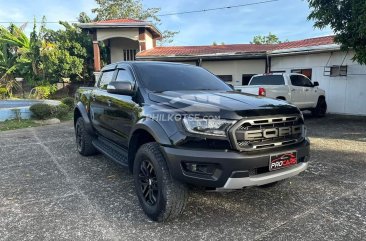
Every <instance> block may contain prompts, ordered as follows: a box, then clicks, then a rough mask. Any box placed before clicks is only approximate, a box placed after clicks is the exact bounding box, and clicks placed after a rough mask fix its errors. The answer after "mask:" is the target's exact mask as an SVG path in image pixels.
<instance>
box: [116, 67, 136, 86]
mask: <svg viewBox="0 0 366 241" xmlns="http://www.w3.org/2000/svg"><path fill="white" fill-rule="evenodd" d="M116 81H121V82H122V81H124V82H131V84H134V83H135V81H134V78H133V76H132V74H131V72H130V71H129V70H126V69H119V70H118V74H117V78H116Z"/></svg>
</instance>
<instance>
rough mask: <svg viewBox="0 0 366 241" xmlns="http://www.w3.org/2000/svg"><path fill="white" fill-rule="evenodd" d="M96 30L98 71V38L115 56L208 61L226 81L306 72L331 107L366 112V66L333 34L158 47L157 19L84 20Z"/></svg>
mask: <svg viewBox="0 0 366 241" xmlns="http://www.w3.org/2000/svg"><path fill="white" fill-rule="evenodd" d="M80 27H81V28H84V29H87V30H88V31H89V32H90V33H91V34H92V35H93V43H94V58H95V71H96V72H98V71H100V57H99V45H98V43H99V42H101V41H103V42H104V44H105V45H106V46H108V47H109V49H110V52H111V55H110V56H111V60H110V61H111V62H116V61H122V60H139V61H146V60H151V61H172V62H182V63H187V64H193V65H197V66H202V67H204V68H206V69H208V70H209V71H211V72H212V73H214V74H215V75H217V76H219V77H220V78H221V79H223V80H224V81H225V82H227V83H230V84H233V85H245V84H247V83H248V81H249V80H250V78H251V77H252V76H253V75H254V74H261V73H271V72H272V73H274V72H283V73H284V72H287V73H291V72H293V73H302V74H305V75H306V76H308V77H309V78H310V79H312V80H316V81H318V82H319V84H320V87H321V88H323V89H325V91H326V99H327V103H328V112H330V113H338V114H350V115H366V66H362V65H359V64H358V63H357V62H354V61H353V60H352V57H353V56H354V52H353V51H352V50H350V51H348V52H345V51H342V50H341V49H340V46H339V45H338V44H335V43H334V41H333V36H325V37H318V38H310V39H304V40H298V41H291V42H286V43H281V44H270V45H258V44H230V45H216V46H213V45H212V46H211V45H210V46H169V47H157V46H156V40H158V39H159V38H161V33H160V32H159V30H158V29H157V28H156V27H155V26H154V25H153V24H151V23H149V22H145V21H140V20H133V19H115V20H107V21H101V22H95V23H87V24H80Z"/></svg>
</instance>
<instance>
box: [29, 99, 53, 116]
mask: <svg viewBox="0 0 366 241" xmlns="http://www.w3.org/2000/svg"><path fill="white" fill-rule="evenodd" d="M29 110H30V111H31V112H32V115H33V117H34V118H35V119H40V120H44V119H48V118H51V117H52V115H53V113H54V110H53V108H52V106H51V105H48V104H44V103H37V104H34V105H32V106H31V107H30V108H29Z"/></svg>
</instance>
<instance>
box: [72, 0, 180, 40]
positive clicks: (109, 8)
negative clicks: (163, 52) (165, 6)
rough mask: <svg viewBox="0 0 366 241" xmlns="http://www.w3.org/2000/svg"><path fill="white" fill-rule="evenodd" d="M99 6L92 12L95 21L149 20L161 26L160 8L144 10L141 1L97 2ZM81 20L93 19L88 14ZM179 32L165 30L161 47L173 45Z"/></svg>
mask: <svg viewBox="0 0 366 241" xmlns="http://www.w3.org/2000/svg"><path fill="white" fill-rule="evenodd" d="M95 1H96V3H97V4H98V5H99V6H98V7H97V8H94V9H92V12H93V13H95V14H96V15H97V17H96V18H95V19H94V20H95V21H99V20H107V19H116V18H132V19H139V20H149V21H152V22H154V23H155V24H156V25H159V24H160V21H161V20H160V18H159V16H158V13H159V12H160V10H161V9H160V8H146V9H145V8H144V6H143V3H142V1H141V0H95ZM79 20H80V21H82V22H86V21H88V22H90V20H91V18H89V17H87V15H86V13H84V12H83V13H81V14H80V15H79ZM178 33H179V32H175V31H170V30H165V31H163V33H162V35H163V37H162V39H161V40H159V45H160V46H161V45H164V44H167V43H172V42H173V39H174V36H175V35H176V34H178Z"/></svg>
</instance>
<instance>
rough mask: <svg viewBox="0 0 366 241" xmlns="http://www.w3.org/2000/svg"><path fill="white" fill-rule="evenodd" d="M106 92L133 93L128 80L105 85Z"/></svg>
mask: <svg viewBox="0 0 366 241" xmlns="http://www.w3.org/2000/svg"><path fill="white" fill-rule="evenodd" d="M107 92H108V93H111V94H119V95H133V94H134V93H135V92H134V90H133V86H132V84H131V82H129V81H115V82H111V83H109V84H108V85H107Z"/></svg>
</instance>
